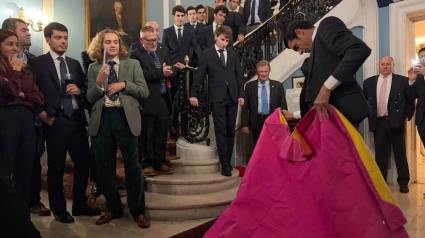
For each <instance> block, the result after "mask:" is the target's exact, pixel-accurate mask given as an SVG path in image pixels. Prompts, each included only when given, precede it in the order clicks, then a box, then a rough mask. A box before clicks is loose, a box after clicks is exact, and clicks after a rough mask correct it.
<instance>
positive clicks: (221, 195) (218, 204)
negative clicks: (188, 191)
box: [145, 183, 239, 221]
mask: <svg viewBox="0 0 425 238" xmlns="http://www.w3.org/2000/svg"><path fill="white" fill-rule="evenodd" d="M238 188H239V183H237V185H236V186H235V187H233V188H230V189H227V190H222V191H218V192H213V193H205V194H194V195H167V194H158V193H149V192H146V193H145V195H146V216H147V217H148V218H150V219H151V220H159V221H184V220H192V219H203V218H210V217H218V216H220V214H221V213H223V211H224V210H225V209H226V208H227V206H228V205H229V204H230V203H231V202H232V201H233V199H234V198H235V197H236V193H237V191H238Z"/></svg>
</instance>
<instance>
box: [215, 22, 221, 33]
mask: <svg viewBox="0 0 425 238" xmlns="http://www.w3.org/2000/svg"><path fill="white" fill-rule="evenodd" d="M217 26H218V24H217V23H215V22H213V34H214V35H215V30H217ZM220 26H221V25H220Z"/></svg>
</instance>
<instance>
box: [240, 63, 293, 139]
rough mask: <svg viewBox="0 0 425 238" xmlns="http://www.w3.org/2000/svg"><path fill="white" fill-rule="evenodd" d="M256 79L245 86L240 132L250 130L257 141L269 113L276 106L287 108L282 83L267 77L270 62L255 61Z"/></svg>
mask: <svg viewBox="0 0 425 238" xmlns="http://www.w3.org/2000/svg"><path fill="white" fill-rule="evenodd" d="M256 69H257V77H258V79H257V80H254V81H252V82H249V83H247V84H246V86H245V93H244V96H245V104H244V105H243V107H242V118H241V125H242V132H243V133H245V134H249V131H250V130H251V131H252V134H253V136H254V141H255V143H257V141H258V138H259V137H260V133H261V129H263V125H264V122H265V121H266V119H267V117H268V115H269V114H271V113H273V112H274V110H276V108H281V110H287V109H288V106H287V104H286V99H285V90H284V88H283V84H282V83H280V82H278V81H274V80H271V79H269V75H270V64H269V62H268V61H266V60H262V61H260V62H258V63H257V67H256Z"/></svg>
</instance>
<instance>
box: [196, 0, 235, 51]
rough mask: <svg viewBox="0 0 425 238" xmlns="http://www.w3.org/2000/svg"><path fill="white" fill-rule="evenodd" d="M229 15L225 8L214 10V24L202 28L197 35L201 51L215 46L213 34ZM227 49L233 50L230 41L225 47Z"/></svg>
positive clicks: (219, 7)
mask: <svg viewBox="0 0 425 238" xmlns="http://www.w3.org/2000/svg"><path fill="white" fill-rule="evenodd" d="M228 14H229V10H228V9H227V7H225V6H218V7H216V8H215V9H214V22H213V23H212V24H210V25H208V26H205V27H204V28H202V29H201V30H200V32H199V34H198V39H199V45H200V47H201V49H202V51H205V50H208V49H209V48H211V47H213V46H214V45H215V34H214V32H215V31H216V29H217V28H218V27H220V26H222V25H223V23H224V20H225V19H226V16H227V15H228ZM227 48H228V49H233V40H232V39H230V41H229V44H228V45H227Z"/></svg>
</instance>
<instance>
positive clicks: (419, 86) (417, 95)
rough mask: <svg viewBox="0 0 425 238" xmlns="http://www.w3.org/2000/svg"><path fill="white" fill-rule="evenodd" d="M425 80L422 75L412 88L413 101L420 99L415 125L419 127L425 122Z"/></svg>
mask: <svg viewBox="0 0 425 238" xmlns="http://www.w3.org/2000/svg"><path fill="white" fill-rule="evenodd" d="M424 80H425V78H424V76H423V75H422V74H419V75H418V76H417V77H416V81H415V82H414V83H413V84H412V85H411V86H410V92H411V95H412V98H413V99H418V101H417V103H416V117H415V124H416V125H419V124H421V123H422V120H424V113H425V81H424Z"/></svg>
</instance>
